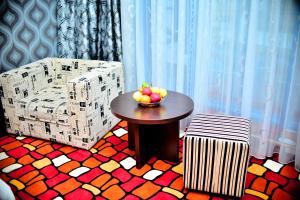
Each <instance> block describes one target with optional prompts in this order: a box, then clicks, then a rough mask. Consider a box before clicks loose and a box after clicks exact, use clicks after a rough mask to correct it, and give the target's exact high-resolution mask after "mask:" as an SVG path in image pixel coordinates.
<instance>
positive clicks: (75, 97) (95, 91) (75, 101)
mask: <svg viewBox="0 0 300 200" xmlns="http://www.w3.org/2000/svg"><path fill="white" fill-rule="evenodd" d="M103 66H104V67H103V68H102V67H101V68H96V69H93V70H91V71H90V72H86V73H85V74H83V75H81V76H79V77H77V78H75V79H72V80H70V81H68V82H67V88H68V109H69V110H70V113H71V118H70V124H71V127H72V132H73V135H76V136H80V137H81V138H86V139H83V140H88V139H90V140H98V139H100V138H101V137H102V136H103V134H105V133H106V132H107V131H108V130H110V129H111V128H112V126H114V125H115V124H116V123H117V122H118V121H117V120H116V119H114V118H113V116H112V114H111V111H110V102H111V100H112V99H113V98H114V97H116V96H117V95H118V94H120V93H123V92H124V76H123V68H122V65H118V66H114V65H110V66H109V65H106V64H105V65H103Z"/></svg>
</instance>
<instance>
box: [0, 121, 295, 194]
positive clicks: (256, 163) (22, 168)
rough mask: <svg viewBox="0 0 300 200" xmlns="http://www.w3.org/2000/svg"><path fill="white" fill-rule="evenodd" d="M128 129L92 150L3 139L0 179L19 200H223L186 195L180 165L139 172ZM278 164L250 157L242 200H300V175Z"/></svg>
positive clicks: (122, 126) (158, 164)
mask: <svg viewBox="0 0 300 200" xmlns="http://www.w3.org/2000/svg"><path fill="white" fill-rule="evenodd" d="M126 130H127V123H126V122H124V121H122V122H121V123H119V125H118V126H116V127H115V128H114V129H113V130H112V131H111V132H108V133H107V134H106V136H105V137H104V138H103V139H101V140H100V141H99V142H98V143H97V144H96V145H95V146H94V147H93V148H92V149H90V150H89V151H87V150H82V149H78V148H73V147H70V146H66V145H61V144H56V143H52V142H49V141H44V140H40V139H36V138H30V137H26V138H25V137H15V136H13V135H10V136H6V137H3V138H1V139H0V152H1V153H0V170H1V171H0V177H1V178H2V179H3V180H4V181H5V182H7V183H8V184H9V185H10V186H11V188H12V190H13V192H14V194H15V196H16V198H17V199H43V200H44V199H57V200H58V199H72V200H75V199H127V200H129V199H132V200H134V199H171V200H172V199H213V200H217V199H223V198H221V197H220V196H214V195H209V194H204V193H198V192H194V191H188V190H185V189H184V188H183V178H182V172H183V166H182V163H169V162H166V161H162V160H157V159H156V158H152V159H151V160H150V161H149V162H148V164H146V165H145V166H144V167H143V168H142V169H140V170H138V169H137V168H136V167H135V160H134V152H133V151H130V150H129V149H128V148H127V147H128V143H127V137H128V136H127V131H126ZM180 147H182V140H180ZM181 156H182V153H181V152H180V157H181ZM276 161H277V159H276V156H275V157H273V158H272V159H266V160H258V159H255V158H251V162H250V165H249V168H248V174H247V180H246V188H247V189H246V190H245V195H244V197H243V198H242V199H243V200H248V199H254V200H255V199H278V200H289V199H300V193H299V191H300V181H299V179H300V176H299V173H298V172H296V171H295V170H294V168H293V166H292V165H282V164H280V163H278V162H276ZM95 196H96V197H95Z"/></svg>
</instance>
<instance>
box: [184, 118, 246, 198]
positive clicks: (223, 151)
mask: <svg viewBox="0 0 300 200" xmlns="http://www.w3.org/2000/svg"><path fill="white" fill-rule="evenodd" d="M249 136H250V121H249V120H247V119H243V118H240V117H233V116H223V115H212V114H205V115H204V114H197V115H196V116H195V117H194V118H193V119H192V121H191V123H190V125H189V127H188V130H187V132H186V135H185V137H184V145H183V148H184V149H183V155H184V157H183V163H184V186H185V187H186V188H189V189H194V190H199V191H205V192H211V193H218V194H223V195H230V196H236V197H241V196H242V195H243V191H244V187H245V176H246V172H247V165H248V159H249Z"/></svg>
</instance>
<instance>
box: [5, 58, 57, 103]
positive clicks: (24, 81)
mask: <svg viewBox="0 0 300 200" xmlns="http://www.w3.org/2000/svg"><path fill="white" fill-rule="evenodd" d="M54 81H55V68H54V67H53V66H52V62H51V61H50V60H49V59H43V60H39V61H36V62H33V63H30V64H27V65H24V66H21V67H19V68H17V69H13V70H10V71H7V72H5V73H2V74H1V75H0V96H1V101H2V104H5V105H13V102H14V101H16V100H20V99H22V98H24V97H27V96H29V95H32V94H33V93H35V92H36V91H40V90H43V89H45V88H48V87H49V86H51V85H53V84H54Z"/></svg>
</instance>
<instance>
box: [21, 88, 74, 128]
mask: <svg viewBox="0 0 300 200" xmlns="http://www.w3.org/2000/svg"><path fill="white" fill-rule="evenodd" d="M67 94H68V93H67V88H66V86H65V85H56V86H52V87H49V88H46V89H44V90H42V91H40V92H36V93H34V94H33V95H30V96H28V97H25V98H23V99H21V100H19V101H17V108H18V109H17V110H18V112H19V113H18V116H20V117H21V120H22V117H23V118H24V119H30V120H40V121H43V122H50V123H57V124H62V125H69V120H68V119H69V117H70V114H69V112H68V109H67Z"/></svg>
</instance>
